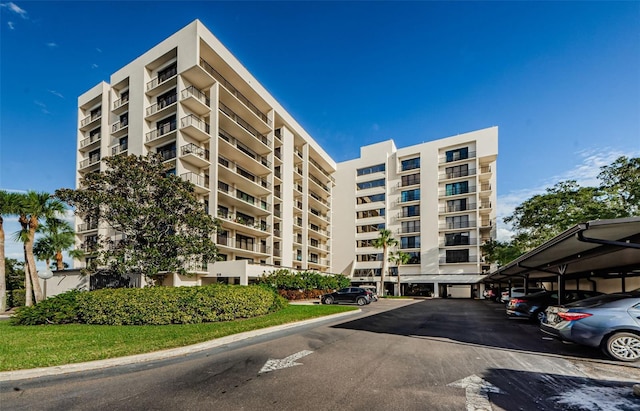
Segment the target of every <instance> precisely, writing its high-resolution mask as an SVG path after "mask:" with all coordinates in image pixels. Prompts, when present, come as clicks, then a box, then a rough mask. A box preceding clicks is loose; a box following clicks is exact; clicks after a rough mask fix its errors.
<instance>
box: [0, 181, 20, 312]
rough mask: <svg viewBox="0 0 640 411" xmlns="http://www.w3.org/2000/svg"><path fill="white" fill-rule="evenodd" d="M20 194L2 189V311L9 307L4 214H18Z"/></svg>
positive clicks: (0, 286) (0, 226) (0, 250)
mask: <svg viewBox="0 0 640 411" xmlns="http://www.w3.org/2000/svg"><path fill="white" fill-rule="evenodd" d="M17 200H18V195H17V194H16V193H9V192H7V191H4V190H0V312H4V311H6V309H7V271H6V268H5V245H4V243H5V234H4V220H3V216H10V215H16V214H17V210H18V207H17V204H18V201H17Z"/></svg>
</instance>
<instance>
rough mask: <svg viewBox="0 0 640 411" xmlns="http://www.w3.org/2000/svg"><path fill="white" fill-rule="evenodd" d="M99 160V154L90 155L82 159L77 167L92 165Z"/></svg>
mask: <svg viewBox="0 0 640 411" xmlns="http://www.w3.org/2000/svg"><path fill="white" fill-rule="evenodd" d="M99 162H100V156H94V157H91V158H87V159H86V160H82V161H81V162H80V167H79V168H81V169H82V168H86V167H89V166H92V165H94V164H97V163H99Z"/></svg>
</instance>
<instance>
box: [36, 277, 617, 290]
mask: <svg viewBox="0 0 640 411" xmlns="http://www.w3.org/2000/svg"><path fill="white" fill-rule="evenodd" d="M620 281H622V292H623V293H626V292H627V273H621V274H620ZM45 284H46V281H45Z"/></svg>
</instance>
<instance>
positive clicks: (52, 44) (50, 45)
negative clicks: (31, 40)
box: [46, 41, 58, 49]
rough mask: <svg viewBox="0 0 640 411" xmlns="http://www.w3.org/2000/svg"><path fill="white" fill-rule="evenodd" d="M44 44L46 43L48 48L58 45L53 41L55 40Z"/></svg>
mask: <svg viewBox="0 0 640 411" xmlns="http://www.w3.org/2000/svg"><path fill="white" fill-rule="evenodd" d="M46 45H47V47H49V48H50V49H53V48H56V47H58V44H57V43H55V42H53V41H50V42H49V43H46Z"/></svg>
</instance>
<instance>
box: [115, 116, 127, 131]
mask: <svg viewBox="0 0 640 411" xmlns="http://www.w3.org/2000/svg"><path fill="white" fill-rule="evenodd" d="M128 125H129V120H128V119H127V120H123V121H118V122H117V123H113V124H112V125H111V132H112V133H117V132H118V131H120V130H122V129H123V128H125V127H127V126H128Z"/></svg>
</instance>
